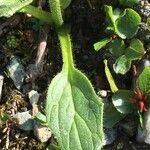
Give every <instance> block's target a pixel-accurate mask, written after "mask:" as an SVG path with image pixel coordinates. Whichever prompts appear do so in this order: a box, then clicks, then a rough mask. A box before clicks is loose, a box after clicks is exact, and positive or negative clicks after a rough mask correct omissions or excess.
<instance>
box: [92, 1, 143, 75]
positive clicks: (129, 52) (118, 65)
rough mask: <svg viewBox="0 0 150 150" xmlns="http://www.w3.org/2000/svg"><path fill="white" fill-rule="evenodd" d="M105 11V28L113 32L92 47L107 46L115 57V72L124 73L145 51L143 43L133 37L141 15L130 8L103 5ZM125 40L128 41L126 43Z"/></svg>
mask: <svg viewBox="0 0 150 150" xmlns="http://www.w3.org/2000/svg"><path fill="white" fill-rule="evenodd" d="M121 2H122V3H123V1H121ZM105 12H106V17H107V20H108V27H107V30H111V31H112V32H113V34H112V36H111V37H109V38H104V39H102V40H101V41H99V42H97V43H95V44H94V49H95V50H96V51H99V50H100V49H102V48H103V47H105V46H107V48H108V49H109V52H110V53H111V54H112V55H113V56H114V57H115V58H116V62H115V63H114V65H113V68H114V71H115V72H116V73H117V74H118V73H120V74H125V73H127V72H128V71H129V70H130V68H131V63H132V61H133V60H138V59H141V58H142V56H143V55H144V53H145V52H144V47H143V43H142V42H141V41H140V40H139V39H136V38H133V37H134V36H135V35H136V33H137V31H138V27H139V24H140V22H141V17H140V16H139V14H138V13H137V12H136V11H134V10H133V9H131V8H127V9H125V10H124V11H121V10H120V9H115V10H113V9H112V6H108V5H105ZM126 39H128V40H126ZM129 39H130V40H129ZM126 41H130V43H129V44H126ZM126 45H129V46H126Z"/></svg>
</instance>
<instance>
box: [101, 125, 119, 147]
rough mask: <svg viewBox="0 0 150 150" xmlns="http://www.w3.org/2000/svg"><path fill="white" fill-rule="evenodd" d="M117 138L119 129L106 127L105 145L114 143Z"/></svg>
mask: <svg viewBox="0 0 150 150" xmlns="http://www.w3.org/2000/svg"><path fill="white" fill-rule="evenodd" d="M116 138H117V131H116V129H114V128H104V142H103V146H106V145H110V144H112V143H113V142H114V141H115V139H116Z"/></svg>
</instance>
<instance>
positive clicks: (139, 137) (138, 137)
mask: <svg viewBox="0 0 150 150" xmlns="http://www.w3.org/2000/svg"><path fill="white" fill-rule="evenodd" d="M144 137H145V130H143V129H142V128H141V127H140V125H139V126H138V131H137V135H136V141H137V142H139V143H143V142H144Z"/></svg>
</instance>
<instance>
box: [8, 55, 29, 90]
mask: <svg viewBox="0 0 150 150" xmlns="http://www.w3.org/2000/svg"><path fill="white" fill-rule="evenodd" d="M7 69H8V72H9V76H10V78H11V79H12V80H13V82H14V85H15V86H16V88H17V89H19V90H20V89H21V87H22V85H23V81H24V78H25V75H26V74H25V68H24V66H23V65H22V64H21V63H20V61H19V59H18V58H16V57H15V56H12V58H11V60H10V63H9V65H8V66H7Z"/></svg>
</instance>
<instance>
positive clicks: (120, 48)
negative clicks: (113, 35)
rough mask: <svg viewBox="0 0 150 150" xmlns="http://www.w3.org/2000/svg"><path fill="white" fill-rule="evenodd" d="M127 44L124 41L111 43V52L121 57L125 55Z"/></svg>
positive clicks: (119, 40)
mask: <svg viewBox="0 0 150 150" xmlns="http://www.w3.org/2000/svg"><path fill="white" fill-rule="evenodd" d="M124 49H125V44H124V41H123V40H122V39H115V40H112V41H111V42H110V43H109V51H110V52H111V53H112V54H113V55H114V56H117V57H118V56H121V55H122V54H123V53H124Z"/></svg>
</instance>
